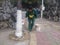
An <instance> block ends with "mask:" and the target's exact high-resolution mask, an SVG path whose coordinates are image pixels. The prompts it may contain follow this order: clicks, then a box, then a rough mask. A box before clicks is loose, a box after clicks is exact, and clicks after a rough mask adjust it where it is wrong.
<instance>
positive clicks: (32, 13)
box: [26, 7, 37, 32]
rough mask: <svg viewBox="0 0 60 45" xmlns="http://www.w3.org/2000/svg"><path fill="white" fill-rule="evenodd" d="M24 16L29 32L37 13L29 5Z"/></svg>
mask: <svg viewBox="0 0 60 45" xmlns="http://www.w3.org/2000/svg"><path fill="white" fill-rule="evenodd" d="M26 17H27V18H28V29H29V31H30V32H31V31H32V28H33V26H34V22H35V18H37V15H36V13H35V11H34V10H33V8H32V7H29V9H28V11H27V12H26Z"/></svg>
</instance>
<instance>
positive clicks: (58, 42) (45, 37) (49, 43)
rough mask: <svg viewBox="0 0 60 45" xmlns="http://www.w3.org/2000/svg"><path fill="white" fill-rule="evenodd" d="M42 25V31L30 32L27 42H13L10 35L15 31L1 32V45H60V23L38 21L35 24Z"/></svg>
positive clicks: (4, 30)
mask: <svg viewBox="0 0 60 45" xmlns="http://www.w3.org/2000/svg"><path fill="white" fill-rule="evenodd" d="M36 23H39V24H40V28H41V29H40V31H37V30H35V31H32V32H30V39H29V40H25V41H13V40H10V39H9V34H11V32H13V31H14V30H13V29H10V28H8V29H1V30H0V45H60V24H59V23H60V22H53V21H49V20H46V19H40V18H38V19H36V21H35V24H36Z"/></svg>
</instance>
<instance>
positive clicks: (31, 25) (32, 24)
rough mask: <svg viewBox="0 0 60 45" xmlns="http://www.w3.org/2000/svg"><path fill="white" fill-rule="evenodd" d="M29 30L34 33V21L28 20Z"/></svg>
mask: <svg viewBox="0 0 60 45" xmlns="http://www.w3.org/2000/svg"><path fill="white" fill-rule="evenodd" d="M28 22H29V23H28V29H29V31H32V28H33V26H34V19H28Z"/></svg>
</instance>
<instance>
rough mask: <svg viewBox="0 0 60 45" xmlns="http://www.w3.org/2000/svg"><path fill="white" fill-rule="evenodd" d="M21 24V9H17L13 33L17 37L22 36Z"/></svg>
mask: <svg viewBox="0 0 60 45" xmlns="http://www.w3.org/2000/svg"><path fill="white" fill-rule="evenodd" d="M22 26H23V24H22V11H21V10H17V22H16V32H15V35H16V36H17V37H19V38H21V37H22V36H23V32H22Z"/></svg>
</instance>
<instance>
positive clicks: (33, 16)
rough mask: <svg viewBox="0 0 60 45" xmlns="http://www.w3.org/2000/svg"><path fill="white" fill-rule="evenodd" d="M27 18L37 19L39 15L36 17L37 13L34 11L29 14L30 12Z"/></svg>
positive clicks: (27, 13)
mask: <svg viewBox="0 0 60 45" xmlns="http://www.w3.org/2000/svg"><path fill="white" fill-rule="evenodd" d="M26 17H27V18H28V19H35V18H37V15H36V12H35V11H34V10H32V12H29V11H27V12H26Z"/></svg>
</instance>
